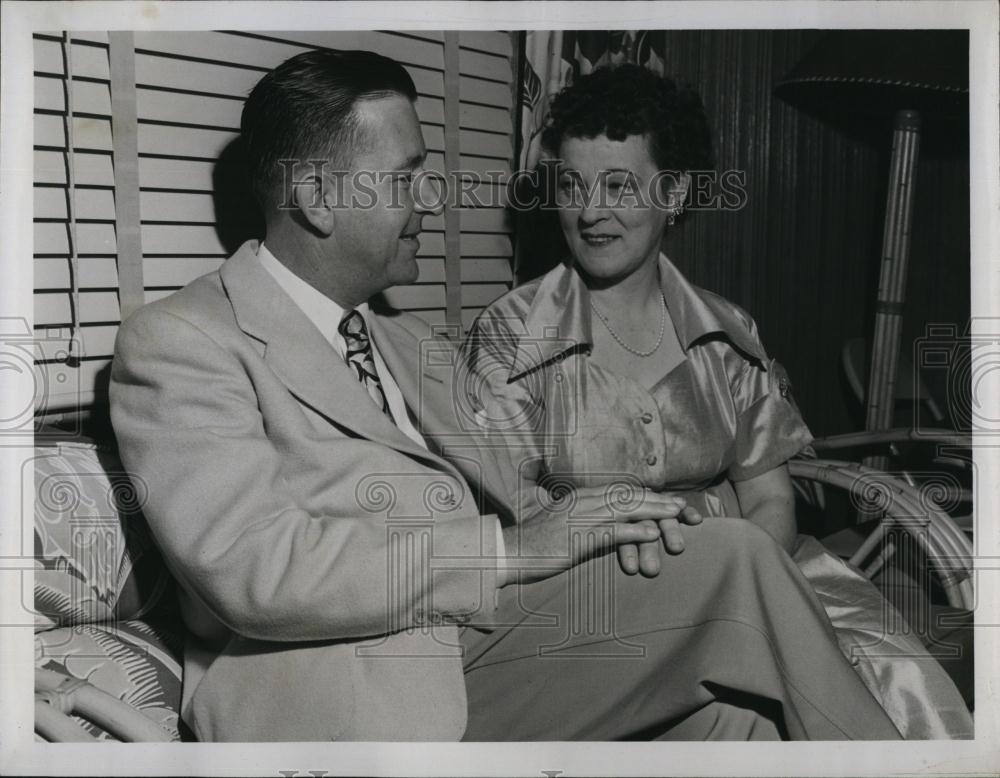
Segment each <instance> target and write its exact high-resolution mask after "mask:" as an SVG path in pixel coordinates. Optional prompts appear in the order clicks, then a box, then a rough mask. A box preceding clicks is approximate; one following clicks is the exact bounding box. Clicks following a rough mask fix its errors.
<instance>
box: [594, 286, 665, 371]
mask: <svg viewBox="0 0 1000 778" xmlns="http://www.w3.org/2000/svg"><path fill="white" fill-rule="evenodd" d="M590 307H591V308H592V309H593V311H594V313H596V314H597V318H598V319H600V320H601V321H602V322H603V323H604V326H605V327H607V329H608V332H610V333H611V337H612V338H614V339H615V342H617V343H618V345H619V346H621V347H622V348H623V349H625V350H626V351H627V352H629V353H630V354H635V355H636V356H637V357H648V356H650V355H652V354H654V353H655V352H656V350H657V349H658V348H659V347H660V344H661V343H663V333H664V332H665V331H666V328H667V303H666V301H665V300H664V299H663V295H662V294H661V295H660V336H659V337H658V338H657V339H656V344H655V345H654V346H653V347H652V348H651V349H650V350H649V351H639V350H638V349H634V348H632V347H631V346H630V345H629V344H628V343H626V342H625V341H624V340H622V339H621V338H620V337H618V333H617V332H615V331H614V330H613V329H611V323H610V322H609V321H608V320H607V319H606V318H605V317H604V314H602V313H601V312H600V311H599V310H597V306H596V305H594V301H593V299H591V301H590Z"/></svg>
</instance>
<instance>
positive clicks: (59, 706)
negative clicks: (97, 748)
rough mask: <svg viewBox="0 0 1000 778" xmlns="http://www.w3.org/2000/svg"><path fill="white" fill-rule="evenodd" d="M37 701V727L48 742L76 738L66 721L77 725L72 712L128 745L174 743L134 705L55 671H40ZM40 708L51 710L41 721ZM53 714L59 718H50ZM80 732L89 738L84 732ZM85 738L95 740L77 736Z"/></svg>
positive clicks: (37, 669)
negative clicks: (73, 720)
mask: <svg viewBox="0 0 1000 778" xmlns="http://www.w3.org/2000/svg"><path fill="white" fill-rule="evenodd" d="M35 701H36V705H35V709H36V717H35V726H36V729H38V731H39V734H41V735H42V736H43V737H45V738H46V739H48V740H52V739H53V737H54V738H57V739H58V738H60V737H63V738H71V739H74V738H73V735H74V733H73V732H72V731H71V730H70V729H69V727H68V726H67V725H66V722H65V721H62V719H63V718H65V719H66V720H67V721H69V722H70V723H74V722H72V719H69V717H68V714H70V713H75V714H77V715H78V716H81V717H82V718H85V719H87V720H89V721H92V722H93V723H94V724H96V725H97V726H99V727H100V728H101V729H103V730H105V731H106V732H108V733H110V734H111V735H113V736H114V737H116V738H118V739H119V740H123V741H126V742H163V743H168V742H170V741H171V740H172V738H171V736H170V733H169V732H167V731H166V730H164V729H163V728H162V727H160V726H159V725H157V724H156V723H155V722H153V721H150V720H149V719H148V718H146V717H145V716H144V715H143V714H142V713H140V712H139V711H137V710H136V709H135V708H133V707H132V706H131V705H128V704H127V703H125V702H122V701H121V700H119V699H118V698H117V697H114V696H112V695H110V694H108V693H107V692H105V691H103V690H101V689H98V688H97V687H96V686H94V685H93V684H91V683H89V682H88V681H83V680H80V679H79V678H69V677H67V676H65V675H63V674H62V673H57V672H55V671H54V670H46V669H44V668H36V670H35ZM40 707H45V708H48V709H49V710H45V711H43V712H42V716H41V722H39V717H38V711H39V710H40ZM52 712H54V713H56V714H59V715H56V716H53V715H50V713H52ZM39 723H41V726H42V727H45V728H46V731H42V729H41V728H40V727H39ZM74 726H76V725H75V723H74ZM80 732H81V733H82V734H84V735H87V733H85V732H83V730H82V729H81V730H80ZM50 735H51V736H52V737H50ZM81 739H83V740H86V739H92V738H90V737H89V735H87V737H85V738H81V737H79V735H77V736H76V737H75V740H77V741H79V740H81Z"/></svg>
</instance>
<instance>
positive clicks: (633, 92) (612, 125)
mask: <svg viewBox="0 0 1000 778" xmlns="http://www.w3.org/2000/svg"><path fill="white" fill-rule="evenodd" d="M598 135H607V137H608V138H610V139H611V140H625V138H626V137H628V136H629V135H647V136H648V138H649V144H650V152H651V154H652V157H653V161H654V162H655V163H656V165H657V167H658V168H659V169H660V170H674V171H685V170H707V169H709V168H711V166H712V138H711V132H710V130H709V127H708V119H707V118H706V116H705V108H704V106H703V105H702V102H701V97H700V96H699V95H698V93H697V92H695V91H694V90H692V89H690V88H688V87H686V86H681V87H678V86H677V84H675V83H674V82H673V81H672V80H671V79H669V78H666V77H663V76H658V75H657V74H656V73H654V72H653V71H651V70H648V69H646V68H644V67H641V66H639V65H633V64H623V65H617V66H614V67H604V68H598V69H597V70H595V71H593V72H592V73H590V74H588V75H586V76H582V77H581V78H579V79H578V80H577V81H576V82H574V83H573V84H570V85H569V86H567V87H566V88H565V89H563V90H562V91H561V92H559V94H558V95H556V97H555V99H554V100H553V101H552V106H551V109H550V114H549V121H548V123H547V125H546V127H545V129H544V131H543V132H542V145H543V146H544V147H545V148H546V149H548V150H549V151H550V152H552V153H553V154H558V152H559V147H560V145H561V144H562V142H563V141H564V140H565V139H566V138H595V137H597V136H598Z"/></svg>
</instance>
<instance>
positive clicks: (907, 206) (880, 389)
mask: <svg viewBox="0 0 1000 778" xmlns="http://www.w3.org/2000/svg"><path fill="white" fill-rule="evenodd" d="M919 150H920V114H919V113H918V112H917V111H913V110H908V109H903V110H899V111H896V113H895V116H894V117H893V134H892V161H891V163H890V166H889V191H888V195H887V198H886V207H885V232H884V233H883V238H882V268H881V274H880V276H879V285H878V301H877V303H876V307H875V332H874V337H873V338H872V354H871V368H870V371H869V377H868V397H867V409H866V418H865V429H866V430H869V431H872V430H886V429H889V428H890V427H891V426H892V416H893V406H894V398H895V396H896V373H897V368H898V364H899V343H900V335H901V330H902V324H903V301H904V299H905V297H906V269H907V263H908V260H909V256H910V225H911V222H912V219H913V192H914V189H915V188H916V183H917V155H918V153H919ZM865 464H866V465H868V466H869V467H874V468H877V469H879V470H885V469H886V468H887V467H888V465H889V461H888V457H885V456H876V457H869V458H867V459H866V460H865Z"/></svg>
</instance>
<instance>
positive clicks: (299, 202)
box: [292, 172, 335, 237]
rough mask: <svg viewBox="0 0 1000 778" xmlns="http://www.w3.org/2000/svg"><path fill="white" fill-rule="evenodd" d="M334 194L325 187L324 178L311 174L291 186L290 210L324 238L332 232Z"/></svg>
mask: <svg viewBox="0 0 1000 778" xmlns="http://www.w3.org/2000/svg"><path fill="white" fill-rule="evenodd" d="M334 196H335V195H334V192H333V191H332V190H331V189H330V187H328V186H327V185H326V177H325V176H323V175H322V173H319V172H313V173H311V174H309V175H307V176H303V177H302V178H300V179H298V180H296V181H295V183H294V184H293V185H292V208H293V209H294V210H296V211H298V213H299V215H300V216H301V217H302V218H303V219H305V220H306V221H307V222H308V223H309V224H310V225H311V226H312V228H313V229H314V230H316V232H318V233H319V234H321V235H323V236H324V237H327V236H329V235H330V234H331V233H332V232H333V225H334V218H333V210H334V205H335V203H334Z"/></svg>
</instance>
